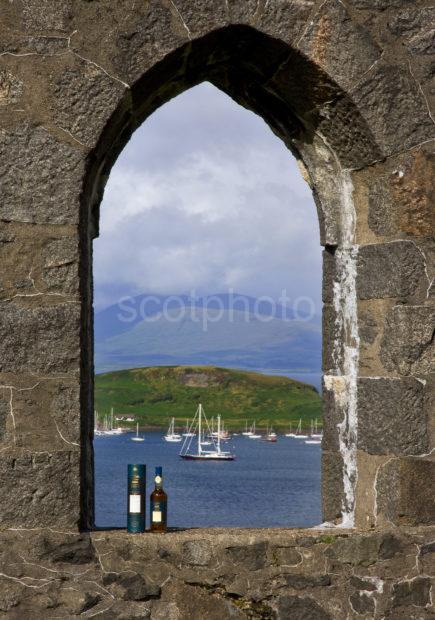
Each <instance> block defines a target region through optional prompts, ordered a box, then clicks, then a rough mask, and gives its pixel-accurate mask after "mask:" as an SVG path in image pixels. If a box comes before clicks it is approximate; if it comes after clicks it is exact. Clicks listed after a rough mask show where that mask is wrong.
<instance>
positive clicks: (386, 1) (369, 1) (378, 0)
mask: <svg viewBox="0 0 435 620" xmlns="http://www.w3.org/2000/svg"><path fill="white" fill-rule="evenodd" d="M349 4H350V5H351V6H354V7H355V8H357V9H374V10H375V11H385V9H390V8H393V7H394V8H398V7H402V6H407V5H412V4H414V0H349Z"/></svg>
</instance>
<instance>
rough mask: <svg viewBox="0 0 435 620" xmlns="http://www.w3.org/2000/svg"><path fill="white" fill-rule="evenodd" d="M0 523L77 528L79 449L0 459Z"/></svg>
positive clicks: (18, 454)
mask: <svg viewBox="0 0 435 620" xmlns="http://www.w3.org/2000/svg"><path fill="white" fill-rule="evenodd" d="M0 489H1V492H0V495H1V497H0V506H1V509H0V525H1V527H2V528H6V527H40V526H41V524H44V525H45V526H46V527H49V526H51V525H56V526H57V527H71V528H77V527H78V525H79V520H80V452H79V451H78V449H76V450H73V451H63V452H52V453H48V452H43V453H38V454H35V455H33V456H32V455H31V454H28V453H24V454H23V453H20V452H17V453H16V454H14V455H12V454H9V455H7V456H5V455H4V454H3V455H2V456H1V458H0Z"/></svg>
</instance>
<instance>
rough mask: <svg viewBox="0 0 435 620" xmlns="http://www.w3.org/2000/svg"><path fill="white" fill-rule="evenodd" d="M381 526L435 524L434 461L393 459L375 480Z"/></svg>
mask: <svg viewBox="0 0 435 620" xmlns="http://www.w3.org/2000/svg"><path fill="white" fill-rule="evenodd" d="M376 496H377V521H378V524H386V523H390V524H391V523H393V524H395V525H420V524H433V523H435V502H434V500H433V498H434V497H435V461H433V460H429V459H421V458H420V459H419V458H410V457H408V458H391V459H390V460H388V461H387V462H386V463H385V465H383V466H382V467H381V468H380V469H379V472H378V475H377V479H376Z"/></svg>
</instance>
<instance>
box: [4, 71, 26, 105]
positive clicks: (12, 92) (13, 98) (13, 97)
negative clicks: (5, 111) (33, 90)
mask: <svg viewBox="0 0 435 620" xmlns="http://www.w3.org/2000/svg"><path fill="white" fill-rule="evenodd" d="M22 92H23V82H22V81H21V80H20V79H19V78H18V77H16V76H15V75H14V74H13V73H11V72H10V71H6V70H3V71H0V107H2V106H6V105H12V104H14V103H17V102H18V101H19V100H20V99H21V95H22Z"/></svg>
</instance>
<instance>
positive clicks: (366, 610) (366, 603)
mask: <svg viewBox="0 0 435 620" xmlns="http://www.w3.org/2000/svg"><path fill="white" fill-rule="evenodd" d="M349 603H350V605H351V607H352V609H353V610H354V611H355V612H356V613H357V614H359V615H360V616H363V615H365V614H370V616H369V617H373V614H374V612H375V601H374V600H373V598H372V597H371V596H369V595H368V594H366V593H365V592H354V593H353V594H351V595H350V597H349Z"/></svg>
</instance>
